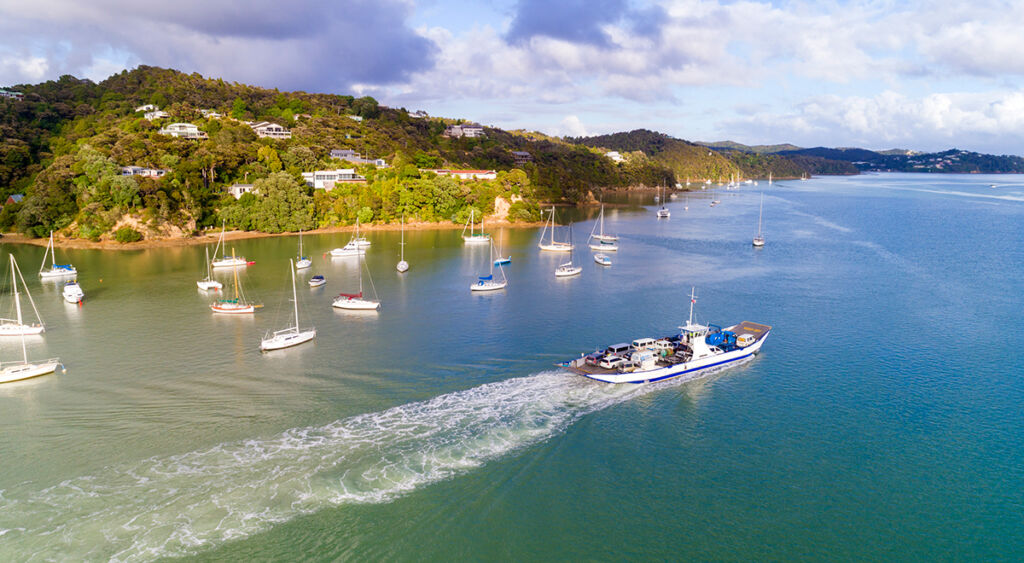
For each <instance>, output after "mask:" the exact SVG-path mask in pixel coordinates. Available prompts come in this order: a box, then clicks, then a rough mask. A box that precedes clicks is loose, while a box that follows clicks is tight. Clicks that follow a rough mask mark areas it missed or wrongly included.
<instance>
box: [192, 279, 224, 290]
mask: <svg viewBox="0 0 1024 563" xmlns="http://www.w3.org/2000/svg"><path fill="white" fill-rule="evenodd" d="M196 287H198V288H199V289H201V290H203V291H210V290H211V289H220V288H222V287H224V284H222V283H220V282H219V281H217V280H199V281H197V282H196Z"/></svg>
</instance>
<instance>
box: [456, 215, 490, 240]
mask: <svg viewBox="0 0 1024 563" xmlns="http://www.w3.org/2000/svg"><path fill="white" fill-rule="evenodd" d="M474 211H475V209H473V208H472V207H470V208H469V222H468V223H466V226H465V227H462V240H463V242H465V243H466V244H487V243H489V242H491V235H487V234H484V220H483V219H480V232H479V233H475V234H474V232H473V212H474ZM467 227H468V228H469V235H466V228H467Z"/></svg>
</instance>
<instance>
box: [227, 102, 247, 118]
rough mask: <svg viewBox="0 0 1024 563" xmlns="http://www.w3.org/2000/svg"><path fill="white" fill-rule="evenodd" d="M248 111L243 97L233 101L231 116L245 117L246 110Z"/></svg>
mask: <svg viewBox="0 0 1024 563" xmlns="http://www.w3.org/2000/svg"><path fill="white" fill-rule="evenodd" d="M246 111H248V110H247V108H246V107H245V101H244V100H242V98H235V101H234V102H232V103H231V117H233V118H235V119H245V112H246Z"/></svg>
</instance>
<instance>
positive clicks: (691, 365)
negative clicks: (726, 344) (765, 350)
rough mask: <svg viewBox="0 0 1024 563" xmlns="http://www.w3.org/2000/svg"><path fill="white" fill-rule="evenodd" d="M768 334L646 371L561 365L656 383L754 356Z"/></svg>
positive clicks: (607, 378) (611, 379)
mask: <svg viewBox="0 0 1024 563" xmlns="http://www.w3.org/2000/svg"><path fill="white" fill-rule="evenodd" d="M768 334H769V333H765V334H763V335H762V336H761V337H760V338H758V339H757V340H756V341H755V342H754V343H753V344H751V345H750V346H747V347H746V348H739V349H736V350H732V351H730V352H723V353H721V354H716V355H714V356H710V357H706V358H701V359H699V360H692V361H689V362H684V363H679V364H676V365H673V366H668V367H661V368H655V369H651V370H646V371H633V372H628V373H617V372H608V373H594V372H591V371H588V370H583V369H579V368H578V367H577V366H576V363H577V362H581V361H582V359H578V360H573V361H571V362H565V363H563V364H561V367H563V368H565V369H566V370H568V371H571V372H573V373H575V374H577V375H582V376H583V377H586V378H588V379H593V380H596V381H603V382H605V383H654V382H655V381H662V380H665V379H672V378H675V377H679V376H682V375H687V374H695V373H697V372H700V371H703V370H708V369H713V368H722V367H725V366H727V365H729V364H733V363H736V362H739V361H741V360H744V359H747V358H749V357H751V356H754V355H755V354H757V353H758V352H759V351H760V350H761V345H762V344H764V341H765V339H767V338H768Z"/></svg>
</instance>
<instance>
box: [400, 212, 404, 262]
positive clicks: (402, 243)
mask: <svg viewBox="0 0 1024 563" xmlns="http://www.w3.org/2000/svg"><path fill="white" fill-rule="evenodd" d="M400 246H401V247H402V261H403V262H405V215H402V242H401V244H400Z"/></svg>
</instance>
